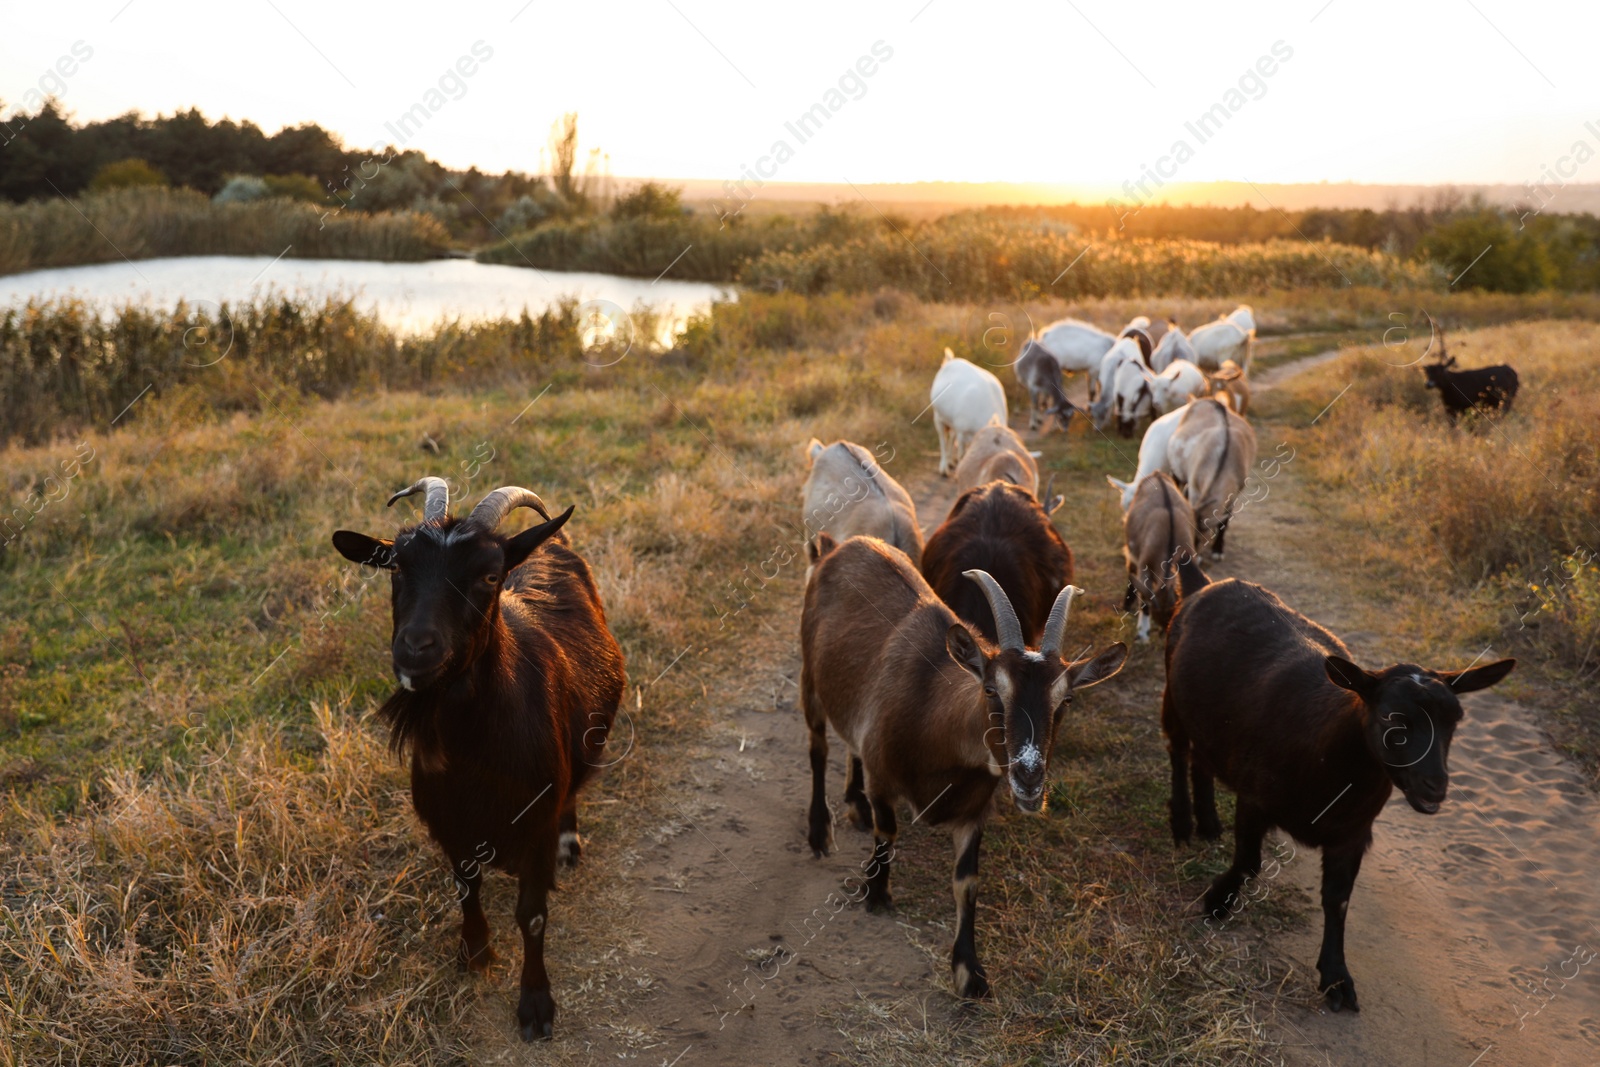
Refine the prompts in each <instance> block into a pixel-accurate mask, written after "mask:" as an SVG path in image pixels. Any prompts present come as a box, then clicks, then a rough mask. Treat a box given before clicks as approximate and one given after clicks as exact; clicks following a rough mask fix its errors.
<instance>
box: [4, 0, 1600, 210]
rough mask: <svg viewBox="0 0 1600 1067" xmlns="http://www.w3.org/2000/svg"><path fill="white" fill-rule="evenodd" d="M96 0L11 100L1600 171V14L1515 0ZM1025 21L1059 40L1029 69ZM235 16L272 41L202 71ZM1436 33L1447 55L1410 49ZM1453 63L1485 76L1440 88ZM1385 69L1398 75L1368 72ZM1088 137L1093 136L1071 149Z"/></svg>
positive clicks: (1176, 168) (1247, 163)
mask: <svg viewBox="0 0 1600 1067" xmlns="http://www.w3.org/2000/svg"><path fill="white" fill-rule="evenodd" d="M93 10H94V14H93V15H92V16H87V15H85V14H83V13H82V9H80V10H79V11H77V12H66V11H55V10H52V11H44V10H27V11H19V12H14V13H13V14H12V15H11V21H12V23H13V26H14V31H13V33H11V34H8V35H7V37H6V39H5V40H4V41H0V102H3V104H4V113H5V114H7V115H10V114H15V113H16V112H17V111H18V109H19V108H21V109H23V110H27V111H30V112H31V111H33V110H36V107H37V103H38V102H39V101H41V100H42V99H43V98H44V97H45V96H46V95H54V96H55V97H56V98H57V99H58V100H59V102H60V104H61V106H62V107H63V108H64V109H65V110H66V112H67V113H68V114H70V115H71V116H72V117H73V118H74V120H75V121H78V122H87V121H95V120H100V119H105V118H110V117H114V116H116V115H120V114H123V113H125V112H127V111H130V110H138V111H140V112H141V113H143V114H146V115H154V114H169V113H172V112H174V111H180V110H187V109H188V108H190V107H195V108H198V109H199V110H200V111H201V112H202V113H204V114H205V115H207V117H209V118H211V119H213V120H217V119H221V118H225V117H226V118H231V119H233V120H235V121H246V120H248V121H251V122H254V123H256V124H257V125H258V126H260V127H261V128H262V129H263V130H265V131H267V132H272V131H275V130H277V129H279V128H282V127H284V126H293V125H300V124H304V123H316V124H317V125H319V126H322V127H323V128H325V129H327V130H329V131H330V132H332V133H333V134H335V135H336V136H338V137H340V138H341V139H342V140H343V141H344V142H345V143H346V144H347V145H349V146H350V147H352V148H354V149H357V150H361V149H365V148H368V147H371V146H375V145H379V144H394V145H396V146H398V147H402V148H406V149H413V148H414V149H417V150H420V151H422V152H424V153H425V154H427V155H428V156H429V157H430V158H433V159H435V160H437V161H438V162H440V163H441V164H443V165H445V166H447V167H450V168H452V169H461V170H465V169H468V168H469V167H474V166H475V167H477V168H478V169H479V170H481V171H486V172H490V173H494V172H500V171H505V170H519V171H523V172H527V173H541V172H542V171H543V169H544V168H543V166H542V160H541V154H542V147H543V145H544V141H545V136H546V133H547V130H548V127H549V124H550V123H551V121H552V120H553V119H555V118H556V117H557V116H558V115H559V114H561V113H562V112H564V111H570V110H576V111H577V112H578V113H579V116H580V122H581V126H580V132H581V135H582V147H583V149H584V152H585V154H587V152H588V150H589V149H591V148H597V149H599V150H601V151H602V152H603V153H604V155H603V157H602V158H601V159H600V160H597V162H598V163H600V164H602V165H604V166H605V167H606V169H608V170H609V172H611V173H612V174H615V175H621V174H628V175H650V176H653V177H657V178H658V179H660V180H670V181H675V182H696V181H706V182H713V183H728V182H735V183H737V182H740V181H744V182H745V183H746V185H747V187H749V183H750V181H751V180H752V179H757V178H759V180H760V181H761V182H763V183H771V184H774V185H776V184H778V183H798V184H830V185H840V184H842V185H854V186H858V187H859V186H863V185H884V184H892V185H904V184H920V183H951V184H957V185H990V184H1006V185H1021V186H1037V187H1045V188H1051V189H1085V190H1093V191H1094V192H1095V194H1096V196H1097V197H1098V198H1102V199H1103V198H1105V197H1117V198H1119V199H1123V200H1125V201H1131V202H1137V203H1156V202H1160V201H1161V199H1162V197H1163V193H1164V192H1166V191H1170V190H1172V189H1175V188H1177V187H1179V186H1194V185H1198V184H1207V183H1217V182H1235V183H1240V184H1243V185H1251V184H1254V185H1256V186H1267V185H1274V186H1281V185H1315V184H1321V183H1327V184H1331V185H1341V184H1345V183H1350V184H1355V185H1361V186H1389V185H1399V186H1418V187H1437V186H1451V185H1453V186H1463V185H1465V186H1494V185H1503V186H1512V187H1515V188H1526V187H1527V186H1528V185H1530V184H1535V183H1541V182H1542V183H1545V184H1549V183H1550V182H1551V180H1552V179H1558V180H1559V183H1560V184H1561V185H1563V186H1566V187H1572V186H1577V185H1584V184H1591V183H1594V182H1596V181H1600V165H1597V164H1595V163H1593V162H1592V160H1593V156H1594V155H1595V152H1596V148H1600V89H1597V88H1589V87H1587V86H1582V83H1581V82H1580V78H1581V76H1582V73H1583V71H1584V69H1585V67H1584V66H1583V65H1582V64H1583V62H1584V57H1583V55H1582V45H1581V42H1582V41H1584V40H1585V39H1587V38H1588V37H1589V36H1590V33H1585V32H1584V31H1585V30H1589V31H1593V30H1600V11H1596V10H1588V9H1580V8H1577V7H1575V6H1573V7H1571V8H1569V9H1564V10H1563V12H1562V14H1563V17H1564V18H1565V20H1566V22H1567V24H1568V28H1569V30H1570V32H1563V33H1561V34H1546V35H1544V36H1542V37H1537V38H1536V37H1535V36H1534V35H1533V34H1531V33H1526V32H1523V31H1522V29H1521V27H1520V26H1519V25H1518V24H1517V23H1516V22H1515V21H1514V20H1513V19H1512V18H1511V17H1510V15H1509V14H1508V13H1507V12H1506V11H1505V10H1503V9H1501V8H1498V7H1496V6H1494V5H1491V4H1487V3H1485V4H1478V5H1468V6H1466V7H1457V6H1455V5H1449V6H1446V5H1429V6H1428V8H1427V9H1425V10H1420V11H1419V10H1409V9H1407V10H1395V11H1389V12H1386V13H1385V17H1386V19H1388V20H1389V22H1390V31H1391V36H1390V37H1389V38H1386V40H1385V41H1381V42H1378V45H1379V47H1380V49H1381V50H1380V51H1379V52H1378V53H1377V55H1376V57H1375V56H1374V53H1373V44H1374V42H1373V41H1372V40H1370V39H1369V38H1368V37H1367V35H1366V30H1365V28H1364V27H1365V25H1366V24H1365V22H1364V12H1363V8H1362V6H1361V5H1359V4H1358V3H1356V2H1355V0H1331V2H1324V0H1315V2H1314V3H1307V4H1297V5H1295V6H1294V7H1293V9H1290V8H1286V7H1285V8H1279V7H1269V6H1267V5H1266V4H1264V3H1250V4H1245V5H1240V7H1239V8H1238V9H1237V13H1236V14H1235V15H1232V16H1230V17H1228V18H1227V19H1219V18H1217V17H1216V16H1208V15H1204V14H1201V13H1197V12H1193V11H1187V10H1184V9H1181V8H1179V7H1177V6H1176V5H1164V6H1163V8H1162V9H1160V10H1159V11H1158V14H1157V19H1158V21H1159V22H1160V23H1161V25H1162V26H1163V32H1162V33H1161V34H1160V37H1159V39H1156V38H1155V37H1153V36H1152V35H1150V34H1149V32H1148V31H1147V30H1146V29H1145V28H1144V27H1145V26H1146V25H1147V24H1148V23H1149V21H1150V20H1149V19H1148V18H1147V17H1144V16H1142V15H1141V14H1136V13H1132V12H1119V11H1115V10H1112V9H1110V8H1109V7H1089V6H1087V5H1082V6H1074V5H1069V6H1068V8H1067V9H1066V10H1063V11H1051V12H1045V11H1036V10H1033V9H1031V8H1029V7H1028V6H1027V5H1020V4H1015V3H1012V4H1005V5H1002V6H1001V7H1000V8H999V9H997V10H995V11H993V12H992V15H993V17H992V18H987V19H985V21H984V23H983V24H982V25H976V24H972V23H971V22H970V20H968V19H965V18H964V17H963V14H962V13H961V12H959V11H958V10H957V9H956V8H955V7H954V5H947V3H943V2H940V0H929V2H927V3H923V2H922V0H914V2H912V3H907V4H904V5H897V6H896V8H895V9H894V11H893V12H889V11H887V10H880V11H874V12H870V13H868V12H860V11H856V10H853V9H848V8H845V7H843V6H835V7H832V8H824V9H823V10H822V12H821V13H819V14H817V15H816V16H815V17H813V18H809V19H794V18H789V19H786V20H783V21H779V20H778V18H777V17H776V16H775V15H770V14H769V17H767V18H765V19H754V20H753V19H750V18H748V17H747V16H745V14H744V13H743V11H742V9H736V8H733V7H732V5H729V4H724V3H710V2H707V3H701V4H694V5H688V4H675V3H668V4H663V5H636V6H634V7H631V8H628V9H625V11H624V13H623V14H622V15H621V16H620V17H623V18H626V19H628V20H629V23H630V24H629V32H627V33H626V34H622V33H620V32H613V33H610V34H607V35H604V37H603V39H602V40H601V42H600V46H599V47H598V49H595V48H590V49H589V50H588V51H585V50H584V49H583V48H582V47H580V44H581V43H583V42H587V41H592V40H593V39H594V36H595V35H594V33H593V29H592V27H593V25H594V16H593V15H592V14H579V13H576V12H571V11H550V10H548V9H545V8H543V7H538V6H535V5H533V4H531V3H525V2H524V0H513V2H510V3H504V4H498V5H496V6H495V8H494V9H493V11H492V12H490V11H474V12H471V13H469V14H466V15H464V16H462V17H460V18H459V19H457V20H454V21H455V22H456V23H457V24H458V25H459V26H460V28H459V29H450V30H439V29H437V28H435V29H432V30H430V32H428V33H419V32H417V31H416V30H415V29H414V26H415V24H416V19H415V18H413V17H408V16H412V15H415V14H417V13H419V12H420V11H421V9H417V8H396V9H393V10H392V11H391V12H390V13H389V14H390V15H391V16H398V17H389V18H386V19H385V20H384V21H383V22H382V23H381V24H376V25H375V24H373V23H372V21H371V20H370V19H363V17H362V16H361V15H360V13H358V12H348V11H325V10H320V9H316V8H312V7H311V6H310V5H305V4H296V3H289V2H280V3H269V4H267V5H265V6H262V7H260V8H259V9H255V8H253V9H251V10H250V11H248V12H245V11H239V10H235V11H230V12H229V13H228V14H227V15H226V16H224V21H223V22H222V23H221V24H220V25H219V23H218V20H217V19H216V18H215V17H213V16H210V15H209V14H208V17H207V18H205V19H195V20H185V19H181V18H180V19H170V18H161V19H158V18H155V17H153V15H154V7H153V5H150V4H149V3H148V0H116V2H114V3H105V4H97V5H95V6H94V8H93ZM1437 16H1442V17H1437ZM1023 25H1031V26H1034V27H1035V28H1034V29H1033V30H1030V32H1029V34H1028V39H1029V40H1034V41H1040V42H1051V43H1052V45H1058V46H1059V47H1057V48H1056V50H1055V51H1051V50H1050V48H1049V47H1048V46H1046V45H1044V44H1041V45H1039V46H1035V47H1034V48H1032V49H1031V50H1030V51H1028V52H1026V53H1024V54H1021V55H1020V56H1014V55H1013V53H1015V51H1016V40H1017V35H1016V33H1015V30H1016V28H1017V27H1019V26H1023ZM1240 26H1251V27H1258V28H1252V29H1249V30H1248V31H1244V30H1240V29H1239V28H1238V27H1240ZM219 33H226V34H228V35H229V36H230V37H244V36H248V37H250V38H252V39H254V40H255V41H257V42H258V45H259V47H258V48H256V49H255V50H253V51H251V52H249V53H240V54H237V55H233V54H230V55H229V56H228V61H227V63H226V64H222V63H217V62H210V61H208V62H201V63H196V62H194V57H195V56H206V55H207V54H208V53H209V52H213V51H214V50H215V48H216V43H215V42H216V39H217V35H218V34H219ZM779 36H781V37H782V39H783V42H784V44H783V47H782V48H778V47H775V46H774V44H773V43H772V42H773V41H774V40H776V39H777V38H778V37H779ZM1410 40H1415V41H1426V42H1427V45H1426V47H1420V48H1414V49H1412V50H1411V51H1409V52H1405V51H1402V48H1403V46H1402V45H1401V44H1400V43H1399V42H1404V41H1410ZM1387 41H1392V42H1395V43H1393V44H1388V43H1386V42H1387ZM837 42H843V43H837ZM1404 47H1409V46H1404ZM1390 49H1393V52H1392V53H1391V51H1390ZM1391 54H1393V55H1395V56H1397V57H1403V56H1405V55H1411V56H1415V57H1417V59H1418V60H1419V62H1413V63H1404V62H1393V63H1391V62H1389V61H1388V57H1389V56H1390V55H1391ZM1002 55H1004V56H1007V57H1008V58H1006V59H1005V60H1004V61H1003V62H1002V61H1000V60H999V59H997V58H996V57H999V56H1002ZM597 56H598V58H596V57H597ZM1060 56H1065V57H1067V58H1065V59H1063V58H1058V57H1060ZM1439 56H1447V57H1450V58H1449V61H1448V66H1447V69H1450V70H1456V69H1463V70H1464V71H1465V72H1466V73H1463V74H1462V75H1460V76H1458V77H1456V78H1453V79H1441V78H1440V77H1439V76H1438V73H1439V72H1438V70H1437V69H1436V68H1437V67H1438V63H1437V62H1436V61H1435V57H1439ZM974 57H977V58H979V59H987V60H988V61H989V62H988V65H984V64H983V63H978V64H973V63H972V62H971V60H972V59H973V58H974ZM1374 62H1377V63H1381V64H1383V74H1384V76H1383V77H1382V78H1365V77H1355V78H1352V77H1351V76H1350V73H1351V69H1352V64H1355V65H1357V66H1358V69H1359V70H1360V72H1362V73H1365V72H1366V70H1368V69H1369V68H1370V67H1371V66H1372V64H1373V63H1374ZM1063 66H1067V67H1070V69H1071V74H1070V76H1066V77H1063V76H1062V75H1061V74H1060V73H1059V71H1060V68H1061V67H1063ZM618 71H625V72H627V73H626V74H625V75H622V76H619V74H618V73H617V72H618ZM952 72H954V76H952ZM641 85H642V86H648V92H647V93H645V94H643V95H642V96H641V91H640V90H639V89H637V88H636V87H637V86H641ZM1558 86H1560V87H1561V88H1559V89H1558V88H1557V87H1558ZM641 99H644V100H646V101H647V102H648V105H649V106H648V107H640V106H639V103H640V100H641ZM1108 100H1110V101H1115V106H1108V105H1107V101H1108ZM708 101H711V102H712V103H711V104H709V105H708V103H707V102H708ZM1080 101H1082V102H1080ZM663 116H667V119H666V120H665V121H663ZM1060 125H1065V126H1066V128H1067V129H1068V130H1069V131H1070V132H1069V133H1068V134H1067V135H1066V136H1052V135H1051V133H1050V132H1049V131H1050V129H1052V128H1059V126H1060ZM1580 146H1581V147H1580ZM1558 169H1559V170H1560V172H1561V173H1560V175H1559V177H1558V175H1557V170H1558ZM672 175H680V176H683V177H670V176H672ZM1586 179H1587V180H1586Z"/></svg>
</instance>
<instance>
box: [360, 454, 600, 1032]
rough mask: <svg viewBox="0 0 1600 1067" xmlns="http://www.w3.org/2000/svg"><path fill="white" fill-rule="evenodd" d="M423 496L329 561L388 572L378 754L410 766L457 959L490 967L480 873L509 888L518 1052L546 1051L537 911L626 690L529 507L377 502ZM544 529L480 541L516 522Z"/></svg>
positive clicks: (431, 483)
mask: <svg viewBox="0 0 1600 1067" xmlns="http://www.w3.org/2000/svg"><path fill="white" fill-rule="evenodd" d="M413 493H425V494H426V497H425V499H426V503H425V505H424V509H423V521H422V522H421V523H419V524H417V525H415V526H409V527H406V528H404V529H402V530H401V531H400V532H399V534H398V535H396V537H395V539H394V540H393V541H389V540H383V539H379V538H376V537H369V536H367V535H366V534H360V533H355V532H353V531H350V530H339V531H338V532H336V533H335V534H334V535H333V544H334V547H335V548H337V549H338V550H339V552H340V553H341V554H342V555H344V556H345V558H347V559H350V560H353V561H355V562H357V563H367V564H371V565H373V566H377V567H381V568H384V569H386V570H388V571H389V572H390V583H391V587H392V598H393V614H394V632H393V636H392V638H391V641H390V656H391V659H392V661H393V667H394V672H395V675H396V677H397V678H398V679H399V681H400V689H399V691H397V692H396V693H395V694H394V695H393V696H391V697H390V698H389V699H388V700H387V701H385V702H384V705H383V707H381V708H379V709H378V715H379V717H380V718H382V719H384V720H385V721H386V722H388V723H389V726H390V731H391V732H390V743H391V745H392V746H393V747H394V749H395V750H396V751H397V752H398V751H406V750H408V751H409V752H410V755H411V803H412V806H413V807H414V808H415V809H416V812H417V816H418V817H419V818H420V819H421V820H422V822H423V824H424V825H426V826H427V828H428V834H429V836H431V837H432V838H433V839H434V840H435V841H437V842H438V843H439V846H440V847H441V848H443V849H444V852H445V854H446V855H447V856H449V857H450V863H451V868H452V873H453V874H454V875H455V879H456V888H457V891H458V893H459V894H460V898H461V959H462V962H463V963H464V964H465V965H466V966H467V967H468V968H469V969H471V970H474V971H487V970H488V969H489V965H490V964H491V963H492V962H493V961H494V958H495V955H494V950H493V949H491V948H490V947H489V923H488V921H487V920H486V919H485V918H484V915H483V905H482V903H481V902H480V900H479V896H478V893H479V886H480V884H481V882H482V880H483V868H484V867H494V868H497V869H499V870H502V871H505V872H507V873H509V874H513V875H515V876H516V877H517V880H518V890H517V907H516V917H517V926H518V928H519V929H520V930H521V932H522V948H523V962H522V994H521V999H520V1000H519V1001H518V1003H517V1021H518V1023H519V1024H520V1026H521V1031H522V1039H523V1040H524V1041H531V1040H533V1038H535V1037H549V1036H550V1035H551V1032H552V1028H553V1026H554V1023H555V1015H556V1004H555V1000H554V998H553V997H552V996H551V994H550V976H549V975H548V974H547V973H546V971H545V966H544V935H545V928H546V919H547V917H548V904H547V898H548V895H549V893H550V891H551V890H552V889H554V888H555V869H556V863H557V861H558V859H559V860H561V861H565V862H568V863H576V862H577V860H578V853H579V839H578V818H577V802H578V789H579V788H580V787H581V786H582V785H583V783H584V781H585V780H586V779H587V778H588V776H589V774H590V773H591V772H592V771H593V770H594V769H595V768H596V767H599V766H602V765H603V764H604V762H605V759H604V755H605V750H604V746H605V744H606V740H607V737H608V735H609V733H610V729H611V722H612V719H613V717H614V716H615V715H616V712H617V705H618V704H619V703H620V702H621V700H622V691H623V687H624V685H625V684H626V679H625V675H624V669H623V661H622V650H621V649H620V648H619V647H618V646H617V642H616V639H615V638H614V637H612V636H611V631H610V630H608V629H607V628H606V614H605V609H604V608H603V607H601V605H600V593H599V591H598V590H597V589H596V588H595V584H594V577H593V576H592V575H591V574H590V572H589V567H588V564H586V563H585V562H584V561H583V557H581V556H579V555H578V554H577V553H576V552H574V551H572V549H571V547H569V545H568V543H567V538H566V535H565V534H564V533H562V532H561V527H562V525H563V524H564V523H565V522H566V521H567V519H569V518H570V517H571V516H572V509H571V508H570V507H569V508H568V509H567V510H566V511H565V512H564V513H562V514H561V515H558V516H557V517H556V518H554V519H552V518H550V514H549V512H548V511H546V510H545V506H544V503H543V502H542V501H541V500H540V499H539V497H538V495H537V494H535V493H533V492H531V491H529V490H527V489H523V488H520V487H518V486H505V487H503V488H500V489H496V490H495V491H494V492H492V493H490V494H489V495H488V496H485V497H484V498H483V500H481V501H480V502H479V503H478V506H477V507H475V508H473V509H472V513H471V514H470V515H469V516H468V517H467V518H465V519H456V518H453V517H451V515H450V514H449V508H450V494H449V489H448V487H447V486H446V484H445V482H444V480H443V479H441V478H423V479H421V480H420V481H418V482H417V483H416V484H415V485H413V486H411V487H410V488H408V489H402V490H401V491H400V492H398V493H396V494H394V496H392V497H390V498H389V503H390V504H393V503H394V502H395V501H396V500H399V499H400V498H401V497H404V496H409V495H411V494H413ZM522 507H527V508H532V509H533V510H535V511H537V512H538V513H539V514H540V515H541V516H543V517H544V519H545V520H546V521H544V522H543V523H540V524H539V525H537V526H533V527H530V528H529V529H527V530H524V531H523V532H522V533H519V534H514V535H510V536H508V535H505V534H501V533H498V532H496V527H498V526H499V525H500V523H501V522H502V521H503V520H504V519H505V518H506V516H507V515H509V514H510V513H511V512H512V511H513V510H514V509H516V508H522Z"/></svg>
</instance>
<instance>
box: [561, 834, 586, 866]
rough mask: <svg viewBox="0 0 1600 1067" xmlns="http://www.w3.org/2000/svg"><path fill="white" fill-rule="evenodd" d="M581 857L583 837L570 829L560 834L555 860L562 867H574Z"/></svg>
mask: <svg viewBox="0 0 1600 1067" xmlns="http://www.w3.org/2000/svg"><path fill="white" fill-rule="evenodd" d="M582 857H583V838H581V837H579V836H578V835H577V834H575V833H573V832H571V831H570V830H569V831H567V832H566V833H564V834H562V835H561V844H560V845H558V846H557V847H556V862H557V863H559V864H561V866H563V867H576V866H577V865H578V860H580V859H581V858H582Z"/></svg>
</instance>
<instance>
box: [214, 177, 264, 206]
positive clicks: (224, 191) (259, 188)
mask: <svg viewBox="0 0 1600 1067" xmlns="http://www.w3.org/2000/svg"><path fill="white" fill-rule="evenodd" d="M271 195H272V190H271V189H269V188H267V181H266V179H265V178H257V177H256V176H255V175H253V174H235V175H234V176H233V177H231V178H229V179H228V184H227V185H224V186H223V187H222V188H221V189H220V190H218V192H217V195H216V196H214V197H212V198H211V200H212V202H213V203H217V204H248V203H249V202H250V201H252V200H265V199H266V198H267V197H269V196H271Z"/></svg>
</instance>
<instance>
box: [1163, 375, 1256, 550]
mask: <svg viewBox="0 0 1600 1067" xmlns="http://www.w3.org/2000/svg"><path fill="white" fill-rule="evenodd" d="M1180 410H1183V411H1185V412H1186V414H1185V415H1184V416H1183V418H1182V420H1180V421H1179V423H1178V428H1177V429H1176V430H1174V431H1173V432H1172V439H1171V440H1170V441H1168V442H1167V468H1168V469H1169V470H1170V471H1172V477H1173V480H1174V481H1176V482H1177V483H1178V484H1180V485H1182V486H1183V491H1184V495H1185V496H1187V497H1188V498H1189V506H1190V507H1192V508H1194V517H1195V521H1196V524H1197V525H1196V529H1197V534H1196V538H1195V543H1196V546H1197V547H1201V546H1204V545H1207V544H1209V545H1210V546H1211V558H1212V559H1221V558H1222V538H1223V535H1224V534H1226V533H1227V532H1228V521H1229V520H1230V519H1231V518H1232V517H1233V509H1234V505H1235V504H1236V503H1238V499H1239V493H1240V491H1241V490H1243V489H1244V484H1245V480H1246V479H1247V478H1248V477H1249V476H1250V467H1251V464H1253V463H1255V461H1256V432H1255V430H1253V429H1251V428H1250V424H1249V423H1248V422H1246V421H1245V420H1244V419H1243V418H1241V417H1240V416H1238V415H1236V414H1234V413H1233V411H1232V410H1230V409H1229V407H1228V405H1227V404H1224V403H1223V402H1222V401H1220V400H1218V399H1216V398H1215V397H1206V398H1204V399H1201V400H1192V401H1190V402H1189V404H1188V405H1187V406H1186V407H1185V408H1183V409H1180Z"/></svg>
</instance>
